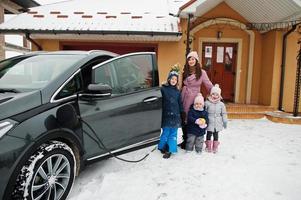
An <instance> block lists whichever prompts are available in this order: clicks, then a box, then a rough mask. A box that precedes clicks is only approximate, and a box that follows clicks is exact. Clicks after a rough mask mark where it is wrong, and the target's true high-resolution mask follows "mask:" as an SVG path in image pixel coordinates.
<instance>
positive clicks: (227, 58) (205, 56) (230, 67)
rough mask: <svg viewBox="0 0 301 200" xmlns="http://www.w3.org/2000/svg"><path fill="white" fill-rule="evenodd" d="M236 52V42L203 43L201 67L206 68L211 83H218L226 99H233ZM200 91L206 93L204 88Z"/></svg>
mask: <svg viewBox="0 0 301 200" xmlns="http://www.w3.org/2000/svg"><path fill="white" fill-rule="evenodd" d="M211 48H212V50H211ZM218 48H219V50H220V51H218ZM210 51H211V55H210ZM236 52H237V44H236V43H212V42H210V43H209V42H205V43H203V50H202V66H203V69H204V70H206V72H207V74H208V77H209V79H210V80H211V82H212V83H213V84H216V83H218V84H219V85H220V88H221V89H222V96H223V98H224V100H226V101H233V100H234V83H235V71H236ZM201 92H202V93H203V94H207V93H206V90H205V89H202V90H201Z"/></svg>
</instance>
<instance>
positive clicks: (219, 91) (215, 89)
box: [210, 84, 222, 96]
mask: <svg viewBox="0 0 301 200" xmlns="http://www.w3.org/2000/svg"><path fill="white" fill-rule="evenodd" d="M221 92H222V91H221V89H220V88H219V84H215V85H214V86H213V87H212V88H211V91H210V94H213V93H216V94H218V95H219V96H221Z"/></svg>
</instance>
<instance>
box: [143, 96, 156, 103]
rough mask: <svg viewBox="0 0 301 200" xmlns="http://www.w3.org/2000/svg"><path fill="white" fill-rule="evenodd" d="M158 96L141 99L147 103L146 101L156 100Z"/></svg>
mask: <svg viewBox="0 0 301 200" xmlns="http://www.w3.org/2000/svg"><path fill="white" fill-rule="evenodd" d="M157 100H158V97H150V98H146V99H144V100H143V102H144V103H148V102H153V101H157Z"/></svg>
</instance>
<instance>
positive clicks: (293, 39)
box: [283, 31, 301, 112]
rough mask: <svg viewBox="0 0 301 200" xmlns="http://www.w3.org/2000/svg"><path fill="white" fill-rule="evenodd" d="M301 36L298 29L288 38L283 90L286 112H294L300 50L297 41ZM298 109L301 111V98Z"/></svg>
mask: <svg viewBox="0 0 301 200" xmlns="http://www.w3.org/2000/svg"><path fill="white" fill-rule="evenodd" d="M300 38H301V34H299V33H298V32H297V31H295V32H292V33H291V34H290V35H289V36H288V38H287V51H286V64H285V77H284V90H283V109H284V110H285V111H286V112H293V106H294V93H295V83H296V70H297V55H298V52H299V50H300V44H299V45H298V44H297V42H298V39H300ZM300 99H301V98H300ZM298 110H299V112H301V100H299V109H298Z"/></svg>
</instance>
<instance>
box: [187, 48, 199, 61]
mask: <svg viewBox="0 0 301 200" xmlns="http://www.w3.org/2000/svg"><path fill="white" fill-rule="evenodd" d="M189 57H194V58H195V59H196V60H197V61H198V62H200V59H199V55H198V53H197V52H196V51H191V52H190V53H189V54H188V55H187V59H188V58H189Z"/></svg>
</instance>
